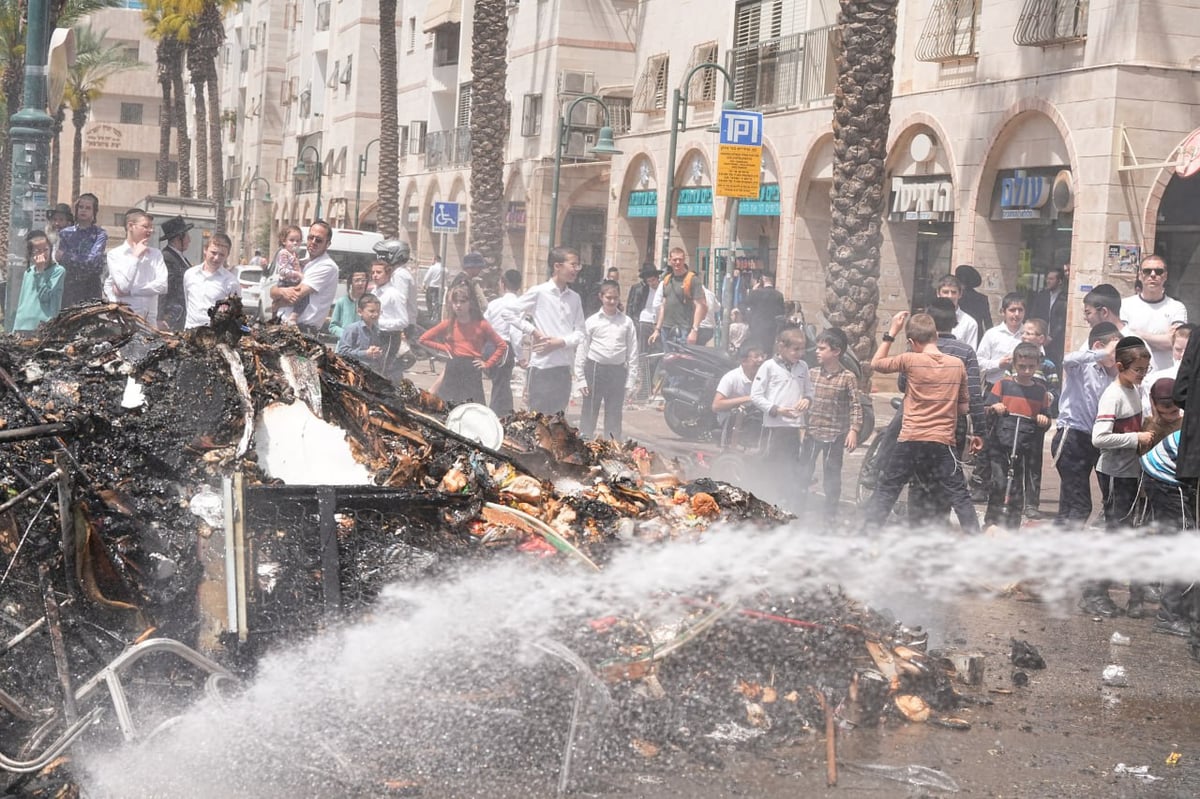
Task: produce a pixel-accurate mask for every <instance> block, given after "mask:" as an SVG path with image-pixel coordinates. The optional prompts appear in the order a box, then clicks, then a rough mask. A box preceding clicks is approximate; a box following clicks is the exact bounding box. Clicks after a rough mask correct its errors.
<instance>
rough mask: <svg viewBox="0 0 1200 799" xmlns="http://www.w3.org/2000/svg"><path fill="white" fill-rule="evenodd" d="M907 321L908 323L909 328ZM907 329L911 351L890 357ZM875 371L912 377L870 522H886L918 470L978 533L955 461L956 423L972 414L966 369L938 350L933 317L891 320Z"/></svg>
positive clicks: (869, 508)
mask: <svg viewBox="0 0 1200 799" xmlns="http://www.w3.org/2000/svg"><path fill="white" fill-rule="evenodd" d="M906 323H907V324H906ZM901 330H904V334H905V336H906V337H907V338H908V346H909V348H910V351H909V352H905V353H901V354H900V355H896V356H892V357H889V355H888V352H889V351H890V349H891V345H892V342H893V341H895V340H896V336H897V335H898V334H899V333H900V331H901ZM871 368H872V369H873V370H874V371H876V372H879V373H881V374H893V373H897V372H899V373H902V374H904V375H905V376H906V377H907V378H908V390H907V391H906V392H905V395H904V421H903V423H902V425H901V427H900V436H899V438H898V439H897V441H896V448H895V449H894V450H893V452H892V455H891V457H890V458H889V459H888V462H887V465H886V466H885V467H884V471H883V474H882V475H881V476H880V479H879V486H878V488H876V490H875V493H874V494H873V495H871V498H870V499H869V500H868V501H867V504H866V508H865V510H864V515H865V518H867V519H876V520H878V519H886V518H887V517H888V515H889V514H890V513H891V512H892V506H893V505H895V504H896V500H897V499H898V498H899V496H900V492H901V491H902V490H904V486H905V485H906V484H907V483H908V481H909V480H910V479H911V478H912V477H913V475H915V474H917V473H918V472H920V473H921V474H924V475H927V476H928V477H929V478H930V479H931V480H932V481H933V482H934V483H935V484H940V485H942V486H943V487H944V489H945V491H946V495H947V497H948V498H949V499H950V504H951V506H952V507H953V508H954V513H955V515H956V516H957V517H958V523H959V524H960V525H961V526H962V530H963V532H965V533H978V532H979V517H978V516H976V515H975V506H974V505H972V504H971V493H970V491H968V490H967V481H966V479H965V477H964V476H963V472H962V468H961V467H960V466H959V464H958V460H957V459H956V458H955V457H954V446H955V437H954V432H955V425H956V424H957V422H958V417H959V416H960V415H964V414H966V413H967V412H968V411H969V410H970V400H969V397H970V395H969V394H968V393H967V370H966V367H965V366H963V362H962V361H960V360H959V359H958V358H955V357H954V356H952V355H947V354H946V353H944V352H942V351H941V350H939V349H938V348H937V327H936V326H935V325H934V323H933V317H931V316H930V315H929V314H924V313H921V314H917V315H915V316H913V317H912V318H911V319H910V318H909V314H908V312H907V311H901V312H900V313H898V314H896V315H895V316H894V317H892V323H891V327H890V328H889V330H888V332H887V333H886V334H885V335H884V336H883V340H882V341H881V342H880V343H879V348H878V349H877V350H875V357H873V358H872V359H871Z"/></svg>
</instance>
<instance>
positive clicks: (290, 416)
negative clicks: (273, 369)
mask: <svg viewBox="0 0 1200 799" xmlns="http://www.w3.org/2000/svg"><path fill="white" fill-rule="evenodd" d="M254 440H255V442H256V444H255V451H256V452H257V453H258V462H259V465H261V466H262V468H263V470H264V471H266V473H267V474H268V475H270V476H271V477H274V478H276V479H278V480H282V481H283V482H285V483H287V484H288V485H341V486H345V485H366V484H369V483H370V482H371V474H370V472H368V471H367V469H366V467H365V466H363V465H362V464H361V463H359V462H358V461H356V460H354V455H353V454H351V452H350V442H349V441H348V440H347V439H346V431H345V430H343V429H342V428H340V427H338V426H336V425H332V424H329V423H328V422H326V421H324V420H323V419H318V418H317V417H316V416H314V415H313V412H312V411H311V410H309V408H308V406H307V405H305V404H304V403H303V402H293V403H292V404H290V405H285V404H284V403H281V402H277V403H274V404H272V405H268V406H267V407H266V408H264V409H263V412H262V413H260V414H259V416H258V425H257V427H256V428H255V431H254Z"/></svg>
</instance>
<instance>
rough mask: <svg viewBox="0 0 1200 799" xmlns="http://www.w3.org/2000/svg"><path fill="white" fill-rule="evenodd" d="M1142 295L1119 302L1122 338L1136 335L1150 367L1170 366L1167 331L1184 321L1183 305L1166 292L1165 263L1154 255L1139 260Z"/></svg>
mask: <svg viewBox="0 0 1200 799" xmlns="http://www.w3.org/2000/svg"><path fill="white" fill-rule="evenodd" d="M1141 280H1142V293H1141V294H1135V295H1134V296H1132V297H1123V298H1122V299H1121V320H1122V321H1123V322H1124V323H1125V325H1126V328H1127V329H1126V330H1125V331H1124V332H1125V335H1128V336H1137V337H1138V338H1140V339H1141V340H1142V341H1144V342H1146V346H1148V347H1149V348H1150V355H1151V368H1152V369H1166V368H1168V367H1170V366H1171V363H1172V361H1173V359H1172V357H1171V332H1172V331H1173V330H1174V329H1175V327H1176V326H1177V325H1181V324H1183V323H1184V322H1186V321H1187V320H1188V315H1187V308H1186V307H1184V305H1183V303H1182V302H1180V301H1179V300H1176V299H1174V298H1172V297H1168V296H1167V293H1166V285H1167V264H1166V261H1164V260H1163V259H1162V258H1160V257H1159V256H1157V255H1151V256H1150V257H1149V258H1147V259H1146V260H1144V261H1142V267H1141Z"/></svg>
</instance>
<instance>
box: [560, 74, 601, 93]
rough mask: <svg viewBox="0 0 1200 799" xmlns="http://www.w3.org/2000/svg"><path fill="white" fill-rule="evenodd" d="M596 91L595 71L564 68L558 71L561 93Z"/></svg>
mask: <svg viewBox="0 0 1200 799" xmlns="http://www.w3.org/2000/svg"><path fill="white" fill-rule="evenodd" d="M595 91H596V75H595V73H593V72H580V71H579V70H576V69H564V70H563V71H561V72H559V73H558V93H559V94H592V93H593V92H595Z"/></svg>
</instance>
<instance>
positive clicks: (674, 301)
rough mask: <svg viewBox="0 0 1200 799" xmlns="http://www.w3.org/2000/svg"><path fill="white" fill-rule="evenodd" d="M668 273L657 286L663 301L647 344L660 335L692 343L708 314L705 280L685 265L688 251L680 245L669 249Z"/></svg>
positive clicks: (678, 341)
mask: <svg viewBox="0 0 1200 799" xmlns="http://www.w3.org/2000/svg"><path fill="white" fill-rule="evenodd" d="M669 260H670V262H671V273H670V274H668V275H667V277H666V278H665V279H664V280H663V281H662V283H661V284H660V285H659V287H658V291H659V293H660V294H661V295H662V303H661V304H660V305H659V307H658V318H657V319H656V320H655V322H654V331H653V332H652V333H651V334H650V338H649V341H648V342H647V343H648V344H655V343H656V342H658V340H659V339H662V340H664V341H669V342H671V343H672V344H683V343H684V342H687V343H688V344H695V343H696V342H697V341H698V340H699V337H700V323H701V322H703V321H704V317H705V316H706V315H708V301H707V300H706V299H705V296H704V283H703V282H702V281H701V280H700V278H699V277H698V276H697V275H696V273H695V272H693V271H691V270H690V269H688V262H687V253H686V252H684V251H683V249H682V248H681V247H675V248H674V249H672V250H671V253H670V258H669Z"/></svg>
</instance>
